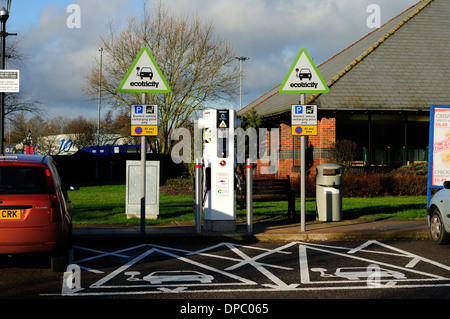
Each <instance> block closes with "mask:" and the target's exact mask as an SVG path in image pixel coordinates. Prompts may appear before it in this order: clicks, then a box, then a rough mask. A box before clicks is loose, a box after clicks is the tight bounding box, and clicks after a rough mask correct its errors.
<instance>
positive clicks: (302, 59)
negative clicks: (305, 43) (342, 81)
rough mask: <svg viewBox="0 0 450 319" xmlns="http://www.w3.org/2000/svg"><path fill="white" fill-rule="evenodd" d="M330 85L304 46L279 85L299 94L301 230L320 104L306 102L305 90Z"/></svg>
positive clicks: (295, 129)
mask: <svg viewBox="0 0 450 319" xmlns="http://www.w3.org/2000/svg"><path fill="white" fill-rule="evenodd" d="M328 91H329V88H328V86H327V84H326V83H325V81H324V80H323V78H322V76H321V75H320V73H319V71H318V70H317V68H316V66H315V65H314V63H313V61H312V59H311V57H310V56H309V54H308V52H307V51H306V50H305V49H301V50H300V52H299V54H298V55H297V58H296V59H295V61H294V63H293V64H292V66H291V68H290V70H289V72H288V74H287V75H286V77H285V79H284V81H283V83H282V84H281V86H280V89H279V92H280V93H281V94H300V105H293V106H292V110H291V128H292V135H293V136H296V135H300V139H301V149H300V160H301V170H300V221H301V231H305V230H306V226H305V219H306V216H305V215H306V194H305V177H306V156H305V152H306V144H307V136H310V135H317V106H316V105H305V103H306V93H328Z"/></svg>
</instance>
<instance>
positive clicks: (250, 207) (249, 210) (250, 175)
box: [245, 158, 253, 233]
mask: <svg viewBox="0 0 450 319" xmlns="http://www.w3.org/2000/svg"><path fill="white" fill-rule="evenodd" d="M245 168H246V174H247V176H246V183H245V184H246V188H247V196H246V206H247V232H249V233H252V232H253V166H252V163H251V162H250V159H249V158H247V165H246V167H245Z"/></svg>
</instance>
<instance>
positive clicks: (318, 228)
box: [73, 218, 430, 241]
mask: <svg viewBox="0 0 450 319" xmlns="http://www.w3.org/2000/svg"><path fill="white" fill-rule="evenodd" d="M73 236H74V238H75V239H76V238H84V239H86V238H91V237H92V238H120V237H124V238H126V237H134V238H136V237H140V236H141V237H142V236H145V237H147V238H167V239H168V238H178V239H186V240H189V238H191V239H194V238H196V239H201V240H206V239H220V240H256V241H345V240H396V239H399V240H400V239H410V240H424V239H430V233H429V229H428V222H427V219H426V218H420V219H417V220H410V221H392V220H362V219H352V220H342V221H337V222H323V221H307V222H306V223H305V231H301V224H300V222H297V221H296V222H293V221H289V220H286V221H278V222H257V223H254V224H253V231H252V232H248V227H247V225H246V224H238V225H237V227H236V230H235V231H233V232H210V231H201V232H197V231H196V227H195V224H194V223H193V222H185V223H181V222H180V223H179V224H177V225H171V226H148V227H146V228H145V232H144V233H142V234H141V229H140V227H109V226H105V225H98V226H96V227H86V226H79V225H74V227H73Z"/></svg>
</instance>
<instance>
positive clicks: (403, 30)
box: [238, 0, 450, 179]
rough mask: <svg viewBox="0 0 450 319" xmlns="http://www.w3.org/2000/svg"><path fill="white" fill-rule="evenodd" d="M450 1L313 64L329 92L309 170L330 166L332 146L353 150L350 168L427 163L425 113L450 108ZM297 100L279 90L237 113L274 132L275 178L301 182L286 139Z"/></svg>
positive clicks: (292, 143) (437, 0)
mask: <svg viewBox="0 0 450 319" xmlns="http://www.w3.org/2000/svg"><path fill="white" fill-rule="evenodd" d="M449 16H450V1H448V0H423V1H420V2H418V3H417V4H416V5H414V6H412V7H410V8H408V9H407V10H405V11H404V12H402V13H401V14H399V15H398V16H396V17H394V18H393V19H391V20H390V21H388V22H387V23H385V24H384V25H383V26H381V27H380V28H378V29H376V30H374V31H373V32H371V33H369V34H367V35H366V36H365V37H363V38H362V39H360V40H359V41H357V42H355V43H354V44H352V45H351V46H349V47H348V48H346V49H345V50H343V51H341V52H339V53H338V54H336V55H335V56H333V57H331V58H330V59H329V60H327V61H325V62H324V63H322V64H321V65H319V66H318V70H319V72H320V73H321V75H322V77H323V78H324V80H325V81H326V82H327V85H328V87H329V89H330V90H329V93H327V94H309V95H306V104H316V105H317V106H318V135H317V136H310V137H308V144H307V152H306V153H307V154H306V156H307V159H308V164H309V165H310V166H311V165H313V166H316V165H318V164H321V163H325V162H328V161H329V154H330V153H329V152H330V149H332V148H333V147H334V144H335V143H336V141H341V140H351V141H354V142H355V143H356V144H357V146H358V155H357V158H355V161H354V163H353V164H354V165H359V166H362V165H365V166H389V167H399V166H401V165H404V164H408V163H413V162H418V161H426V160H427V153H428V126H429V109H430V106H431V105H450V90H449V89H448V88H449V87H450V41H448V39H450V19H448V17H449ZM299 99H300V96H298V95H295V94H280V93H279V85H277V86H276V87H274V88H273V89H272V90H270V91H269V92H267V93H266V94H264V95H262V96H261V97H259V98H258V99H256V100H255V101H253V102H252V103H250V104H249V105H247V106H246V107H244V108H242V109H241V110H240V111H239V112H238V115H244V114H245V113H247V112H248V111H250V110H251V109H255V110H256V111H257V113H258V114H259V115H260V116H261V118H262V120H263V126H264V127H267V128H269V127H273V128H279V132H280V133H279V134H280V141H281V142H280V150H279V169H278V173H277V176H278V177H282V176H285V175H290V176H291V179H292V178H293V179H295V178H298V175H299V171H300V170H299V168H300V165H301V163H300V152H299V149H300V137H299V136H297V137H293V136H292V135H291V127H290V122H291V105H292V104H297V103H298V100H299Z"/></svg>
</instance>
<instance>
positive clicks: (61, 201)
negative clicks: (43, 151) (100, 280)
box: [0, 155, 72, 271]
mask: <svg viewBox="0 0 450 319" xmlns="http://www.w3.org/2000/svg"><path fill="white" fill-rule="evenodd" d="M71 235H72V204H71V202H70V201H69V199H68V195H67V192H66V191H65V190H64V189H63V187H62V184H61V180H60V178H59V175H58V172H57V170H56V167H55V164H54V161H53V159H52V158H51V157H50V156H39V155H17V156H16V155H14V156H12V155H11V156H1V157H0V254H7V255H14V254H21V253H51V268H52V270H53V271H65V269H66V268H67V265H68V258H69V252H70V250H71V245H72V244H71Z"/></svg>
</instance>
